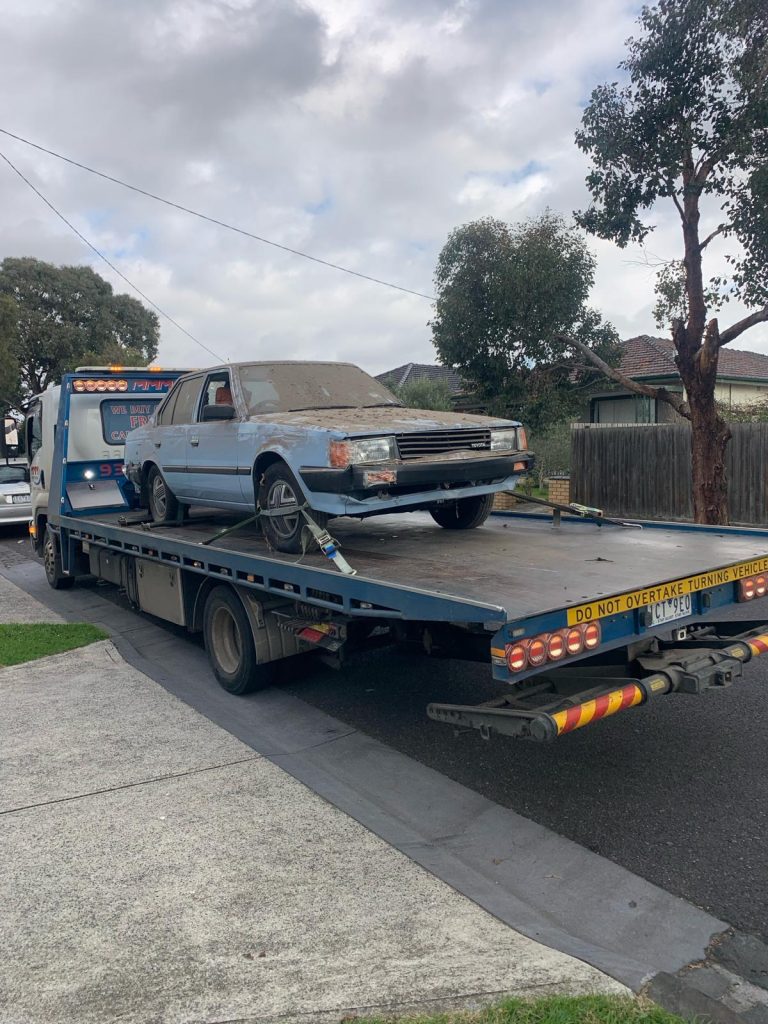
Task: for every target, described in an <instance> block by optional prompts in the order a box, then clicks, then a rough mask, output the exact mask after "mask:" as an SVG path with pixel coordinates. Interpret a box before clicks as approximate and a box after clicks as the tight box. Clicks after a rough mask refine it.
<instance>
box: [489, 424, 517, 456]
mask: <svg viewBox="0 0 768 1024" xmlns="http://www.w3.org/2000/svg"><path fill="white" fill-rule="evenodd" d="M520 434H522V435H523V440H522V444H521V443H520V438H519V435H520ZM521 448H525V431H524V430H523V429H522V428H521V429H520V430H519V431H518V429H517V427H505V428H504V430H492V431H491V451H492V452H514V451H519V450H520V449H521Z"/></svg>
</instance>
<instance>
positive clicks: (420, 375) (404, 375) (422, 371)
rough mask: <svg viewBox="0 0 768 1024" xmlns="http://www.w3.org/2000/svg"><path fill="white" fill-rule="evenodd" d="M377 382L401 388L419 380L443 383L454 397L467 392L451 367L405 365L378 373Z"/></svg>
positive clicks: (421, 364) (464, 385)
mask: <svg viewBox="0 0 768 1024" xmlns="http://www.w3.org/2000/svg"><path fill="white" fill-rule="evenodd" d="M376 380H380V381H381V383H382V384H388V385H389V386H390V387H396V388H400V387H402V386H403V384H413V382H414V381H417V380H432V381H442V382H444V383H446V384H447V385H448V388H449V389H450V392H451V394H452V395H460V394H462V392H464V391H465V390H466V384H465V382H464V381H463V380H462V379H461V377H460V376H459V374H458V373H456V371H455V370H452V369H451V368H450V367H449V366H434V365H430V364H429V363H405V364H404V365H403V366H396V367H395V368H394V370H387V371H386V373H377V374H376Z"/></svg>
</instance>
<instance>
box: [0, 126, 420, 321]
mask: <svg viewBox="0 0 768 1024" xmlns="http://www.w3.org/2000/svg"><path fill="white" fill-rule="evenodd" d="M0 133H1V134H3V135H7V136H8V137H9V138H11V139H16V141H17V142H23V143H24V145H25V146H31V147H32V148H33V149H37V150H39V151H40V152H41V153H47V154H48V156H55V157H56V159H57V160H63V161H64V162H65V163H67V164H71V165H72V166H73V167H79V168H80V170H81V171H88V173H89V174H95V175H96V176H97V177H99V178H104V180H105V181H111V182H113V183H114V184H115V185H121V186H122V187H123V188H127V189H130V190H131V192H138V193H139V195H142V196H147V198H149V199H154V200H155V201H156V202H158V203H163V204H164V205H165V206H170V207H172V208H173V209H174V210H181V212H182V213H188V214H190V216H192V217H198V218H199V219H200V220H206V221H208V223H209V224H216V225H217V226H218V227H220V228H226V229H227V231H234V232H236V233H237V234H238V235H245V237H246V238H253V239H255V240H256V241H257V242H263V243H264V245H271V246H273V247H274V248H275V249H282V250H283V252H289V253H291V254H292V255H293V256H301V257H302V259H305V260H311V261H312V262H313V263H319V264H320V265H321V266H323V267H330V268H331V270H340V271H341V272H342V273H343V274H350V275H351V276H352V277H360V278H362V279H363V281H372V282H373V284H380V285H383V286H384V287H385V288H393V289H394V290H395V291H398V292H405V293H406V295H416V296H417V297H418V298H420V299H428V300H429V301H430V302H434V300H435V297H434V295H426V294H425V293H424V292H417V291H414V290H413V289H412V288H404V287H403V285H400V284H393V282H392V281H384V280H382V278H380V277H372V276H371V275H370V274H361V273H360V271H358V270H351V269H350V268H349V267H342V266H341V265H340V264H338V263H331V262H330V260H323V259H320V257H319V256H311V255H310V254H309V253H307V252H302V251H301V250H300V249H292V248H291V247H290V246H289V245H282V244H281V243H280V242H273V241H272V240H271V239H269V238H264V237H263V236H262V235H256V234H254V233H253V232H252V231H246V229H245V228H239V227H237V226H236V225H235V224H228V223H227V222H226V221H224V220H219V219H218V218H217V217H210V216H208V214H207V213H200V212H199V210H192V209H190V208H189V207H188V206H182V205H181V203H175V202H173V200H171V199H165V198H163V196H158V195H155V193H154V192H148V191H147V190H146V189H143V188H139V187H138V185H131V184H130V182H127V181H123V180H122V178H116V177H114V176H113V175H111V174H106V173H105V172H104V171H97V170H96V168H95V167H89V166H88V164H82V163H80V162H79V161H78V160H73V159H72V158H71V157H68V156H64V155H63V154H62V153H57V152H56V151H55V150H53V149H47V148H46V147H45V146H40V145H38V144H37V143H36V142H31V141H30V140H29V139H25V138H23V136H21V135H14V133H13V132H9V131H7V129H5V128H0Z"/></svg>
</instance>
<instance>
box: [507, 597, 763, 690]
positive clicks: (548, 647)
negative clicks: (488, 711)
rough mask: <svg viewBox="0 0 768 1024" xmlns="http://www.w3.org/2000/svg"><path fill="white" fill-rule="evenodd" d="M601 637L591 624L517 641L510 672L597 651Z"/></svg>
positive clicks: (510, 648) (512, 649)
mask: <svg viewBox="0 0 768 1024" xmlns="http://www.w3.org/2000/svg"><path fill="white" fill-rule="evenodd" d="M763 593H765V590H763ZM600 637H601V633H600V623H599V622H588V623H586V624H585V625H583V626H572V627H571V629H559V630H557V632H555V633H541V634H540V635H539V636H534V637H531V638H527V639H525V640H517V641H516V642H515V643H512V644H507V645H506V648H505V656H506V659H507V668H508V669H509V671H510V672H522V671H523V669H526V668H538V667H539V666H540V665H544V664H546V662H548V661H562V659H563V658H567V657H573V656H574V655H576V654H582V653H583V652H584V651H594V650H595V648H596V647H599V646H600Z"/></svg>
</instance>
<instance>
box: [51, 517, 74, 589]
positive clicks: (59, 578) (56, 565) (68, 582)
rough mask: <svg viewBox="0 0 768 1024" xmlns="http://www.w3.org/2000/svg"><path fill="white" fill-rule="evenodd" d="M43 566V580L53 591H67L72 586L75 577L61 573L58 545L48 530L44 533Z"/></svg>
mask: <svg viewBox="0 0 768 1024" xmlns="http://www.w3.org/2000/svg"><path fill="white" fill-rule="evenodd" d="M43 565H44V566H45V578H46V579H47V580H48V584H49V586H51V587H53V589H54V590H69V589H70V587H72V586H73V585H74V582H75V577H74V576H65V575H64V573H63V572H62V568H61V555H60V554H59V545H58V543H57V541H56V538H55V537H54V536H53V534H52V533H51V531H50V530H46V531H45V544H44V545H43Z"/></svg>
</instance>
